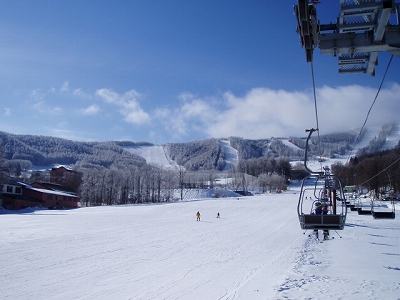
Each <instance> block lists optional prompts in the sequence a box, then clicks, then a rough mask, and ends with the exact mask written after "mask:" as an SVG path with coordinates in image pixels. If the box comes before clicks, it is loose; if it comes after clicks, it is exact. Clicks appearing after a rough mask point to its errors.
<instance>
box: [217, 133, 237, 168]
mask: <svg viewBox="0 0 400 300" xmlns="http://www.w3.org/2000/svg"><path fill="white" fill-rule="evenodd" d="M219 143H220V145H221V148H222V149H224V153H225V168H224V171H228V170H231V169H233V168H235V167H236V166H237V164H238V161H239V156H238V151H237V150H236V149H235V148H233V147H232V146H231V144H230V142H229V140H220V141H219Z"/></svg>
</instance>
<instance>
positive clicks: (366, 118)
mask: <svg viewBox="0 0 400 300" xmlns="http://www.w3.org/2000/svg"><path fill="white" fill-rule="evenodd" d="M392 59H393V54H392V55H391V57H390V60H389V62H388V65H387V67H386V70H385V73H384V74H383V77H382V81H381V84H380V85H379V88H378V91H377V92H376V95H375V99H374V101H373V102H372V104H371V106H370V108H369V110H368V113H367V115H366V117H365V120H364V124H363V125H362V127H361V129H360V132H359V133H358V135H357V138H356V140H355V142H354V145H353V147H352V148H351V149H350V154H349V157H348V158H347V162H349V161H350V158H351V152H352V151H353V150H354V148H355V147H356V145H357V143H358V142H359V140H360V137H361V134H362V132H363V130H364V127H365V125H366V124H367V121H368V117H369V114H370V113H371V110H372V107H373V106H374V104H375V102H376V99H377V98H378V95H379V93H380V91H381V89H382V85H383V83H384V81H385V78H386V74H387V72H388V70H389V67H390V64H391V63H392ZM343 169H344V168H341V170H340V172H339V174H338V175H337V176H340V174H341V173H342V171H343Z"/></svg>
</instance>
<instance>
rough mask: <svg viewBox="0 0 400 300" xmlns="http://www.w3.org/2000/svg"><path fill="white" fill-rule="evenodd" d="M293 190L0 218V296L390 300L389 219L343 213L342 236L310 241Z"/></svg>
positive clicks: (399, 261)
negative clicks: (251, 195)
mask: <svg viewBox="0 0 400 300" xmlns="http://www.w3.org/2000/svg"><path fill="white" fill-rule="evenodd" d="M297 197H298V188H294V187H292V188H291V189H290V190H289V191H288V192H285V193H282V194H269V195H262V196H254V197H243V198H240V200H237V198H219V199H204V200H198V201H187V202H176V203H170V204H153V205H136V206H103V207H91V208H80V209H76V210H60V211H57V210H39V211H33V212H32V211H25V213H20V212H19V213H15V212H14V213H12V214H1V215H0V226H1V243H0V253H1V267H0V280H1V297H2V298H3V299H143V300H148V299H188V300H196V299H201V300H204V299H235V300H236V299H245V300H248V299H253V300H256V299H263V300H264V299H398V298H399V295H400V276H399V274H400V273H399V272H400V250H399V249H400V235H399V230H400V220H399V218H397V219H394V220H374V219H373V218H372V217H371V216H367V215H358V214H357V213H356V212H349V215H348V218H347V222H346V228H345V230H343V231H340V232H339V234H340V235H341V236H342V238H339V236H338V235H337V234H336V233H335V232H331V236H333V237H335V238H334V239H333V240H328V241H324V242H323V243H319V242H318V241H316V240H315V239H313V238H310V237H308V235H307V234H306V235H303V231H302V230H301V229H300V226H299V224H298V219H297V214H296V205H297ZM197 211H200V213H201V215H202V216H201V221H200V222H197V221H196V216H195V215H196V212H197ZM3 212H4V211H3ZM218 212H219V213H220V214H221V218H219V219H218V218H216V216H217V213H218Z"/></svg>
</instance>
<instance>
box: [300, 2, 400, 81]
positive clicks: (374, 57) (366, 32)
mask: <svg viewBox="0 0 400 300" xmlns="http://www.w3.org/2000/svg"><path fill="white" fill-rule="evenodd" d="M317 4H319V2H318V1H316V0H313V1H311V2H310V1H309V0H298V1H297V5H294V14H295V16H296V18H297V32H298V34H299V35H300V44H301V45H302V47H304V49H305V51H306V60H307V62H312V60H313V51H314V49H315V48H317V47H319V48H320V50H321V53H322V54H332V55H333V56H335V57H338V66H339V73H340V74H354V73H367V74H370V75H372V76H374V75H375V67H376V66H377V65H378V53H379V52H382V51H387V52H389V53H391V54H393V55H396V56H400V26H399V20H400V3H395V0H382V1H378V0H340V15H339V17H338V18H337V21H336V23H331V24H320V21H319V20H318V18H317V10H316V5H317ZM392 15H394V16H392ZM391 17H393V18H392V19H393V20H394V19H395V20H396V24H390V23H389V21H390V20H391Z"/></svg>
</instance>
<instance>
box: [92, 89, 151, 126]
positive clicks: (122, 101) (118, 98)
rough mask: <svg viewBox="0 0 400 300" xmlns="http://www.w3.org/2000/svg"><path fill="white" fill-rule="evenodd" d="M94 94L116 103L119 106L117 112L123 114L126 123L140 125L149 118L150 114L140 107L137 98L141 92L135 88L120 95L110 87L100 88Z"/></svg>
mask: <svg viewBox="0 0 400 300" xmlns="http://www.w3.org/2000/svg"><path fill="white" fill-rule="evenodd" d="M96 95H97V96H99V97H101V98H102V99H103V100H104V101H105V102H107V103H110V104H113V105H116V106H117V107H118V108H119V113H120V114H121V115H123V116H124V120H125V121H126V122H128V123H133V124H137V125H141V124H145V123H148V122H149V121H150V119H151V118H150V115H149V114H148V113H147V112H145V111H144V110H143V109H142V108H141V107H140V104H139V101H138V100H139V98H140V97H141V94H139V93H138V92H136V91H135V90H131V91H129V92H126V93H125V94H123V95H120V94H118V93H116V92H114V91H112V90H110V89H100V90H97V91H96Z"/></svg>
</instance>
